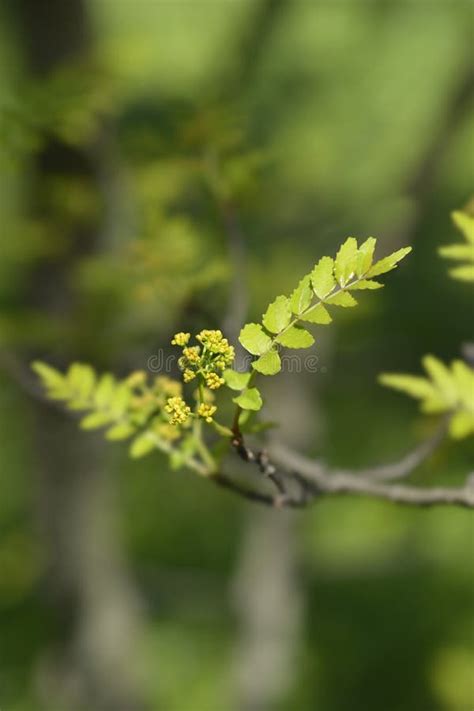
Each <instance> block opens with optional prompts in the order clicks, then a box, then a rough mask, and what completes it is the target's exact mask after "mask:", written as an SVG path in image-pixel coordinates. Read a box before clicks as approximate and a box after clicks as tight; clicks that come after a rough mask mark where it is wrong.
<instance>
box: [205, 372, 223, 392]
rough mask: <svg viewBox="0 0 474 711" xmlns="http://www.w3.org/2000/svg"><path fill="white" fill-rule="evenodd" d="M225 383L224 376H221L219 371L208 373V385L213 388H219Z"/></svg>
mask: <svg viewBox="0 0 474 711" xmlns="http://www.w3.org/2000/svg"><path fill="white" fill-rule="evenodd" d="M224 383H225V380H224V378H221V377H220V376H219V375H217V373H208V374H207V375H206V385H207V387H208V388H210V389H211V390H217V389H218V388H220V387H221V385H224Z"/></svg>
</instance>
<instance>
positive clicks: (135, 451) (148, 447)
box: [129, 432, 156, 459]
mask: <svg viewBox="0 0 474 711" xmlns="http://www.w3.org/2000/svg"><path fill="white" fill-rule="evenodd" d="M154 449H156V443H155V438H154V436H153V434H152V433H151V432H144V433H143V434H140V435H138V437H135V439H134V440H133V442H132V444H131V445H130V449H129V453H130V456H131V458H132V459H140V458H141V457H144V456H145V455H146V454H149V453H150V452H152V451H153V450H154Z"/></svg>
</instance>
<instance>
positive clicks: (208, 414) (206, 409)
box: [197, 403, 217, 422]
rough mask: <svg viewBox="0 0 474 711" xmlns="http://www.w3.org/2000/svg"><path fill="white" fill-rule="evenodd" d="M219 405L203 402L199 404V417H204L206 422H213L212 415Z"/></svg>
mask: <svg viewBox="0 0 474 711" xmlns="http://www.w3.org/2000/svg"><path fill="white" fill-rule="evenodd" d="M216 410H217V407H216V406H215V405H206V404H205V403H201V405H199V407H198V410H197V413H198V415H199V417H202V418H203V419H204V420H206V422H212V416H213V415H214V413H215V412H216Z"/></svg>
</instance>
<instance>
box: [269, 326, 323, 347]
mask: <svg viewBox="0 0 474 711" xmlns="http://www.w3.org/2000/svg"><path fill="white" fill-rule="evenodd" d="M275 340H276V341H277V343H280V344H281V345H282V346H285V347H286V348H309V347H310V346H312V345H313V343H314V338H313V336H312V335H311V334H310V332H309V331H307V330H306V329H304V328H301V327H300V326H292V327H291V328H289V329H288V330H287V331H285V332H284V333H281V334H280V335H279V336H277V337H276V339H275Z"/></svg>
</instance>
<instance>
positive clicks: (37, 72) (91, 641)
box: [10, 0, 146, 711]
mask: <svg viewBox="0 0 474 711" xmlns="http://www.w3.org/2000/svg"><path fill="white" fill-rule="evenodd" d="M10 12H11V15H12V18H13V21H14V22H15V24H16V28H17V31H18V36H19V41H20V42H21V45H22V49H23V52H24V56H25V62H26V66H27V71H28V73H29V75H30V76H31V77H32V78H33V80H34V79H38V80H41V79H43V78H45V77H48V76H49V75H50V74H51V73H54V72H55V71H56V70H58V69H61V67H63V66H64V65H65V64H69V63H71V64H72V63H74V64H76V63H79V62H81V61H82V60H84V59H86V58H87V56H88V54H89V51H90V49H91V29H90V26H89V23H88V18H87V12H86V5H85V2H84V1H83V0H67V1H65V0H47V1H46V0H10ZM98 144H99V141H97V145H98ZM91 148H92V147H91V146H88V147H84V148H81V147H72V146H70V145H66V144H65V143H63V142H62V141H61V140H59V139H52V138H50V139H47V141H46V143H45V145H44V147H43V148H42V149H41V151H40V152H39V154H38V155H37V156H36V157H35V159H34V164H33V165H32V166H31V168H32V174H33V178H32V180H31V181H30V182H29V183H28V191H29V192H28V193H27V195H26V200H25V203H26V211H27V212H28V213H29V214H30V215H32V216H34V217H35V218H39V219H40V220H45V221H46V222H49V221H50V220H51V221H54V218H55V215H54V211H53V208H51V206H50V204H49V203H48V199H47V197H45V195H46V193H47V188H48V185H49V184H50V183H51V181H52V180H55V179H58V180H66V181H67V180H68V179H76V178H79V179H80V180H81V181H86V182H87V184H89V185H90V186H91V188H92V189H93V190H94V193H98V191H99V186H98V183H99V179H98V174H99V172H100V163H101V161H103V160H104V156H103V154H102V153H101V149H100V147H99V148H97V146H95V147H94V150H91ZM61 236H62V237H63V238H64V239H65V240H66V246H65V248H64V249H63V251H62V252H61V254H60V255H57V256H56V258H55V259H49V260H48V259H46V260H44V261H43V262H40V263H38V264H37V266H36V267H35V269H34V272H33V274H32V279H31V285H30V287H31V288H30V295H29V297H27V298H28V299H29V305H30V306H31V307H32V308H35V309H39V310H40V311H41V313H42V316H43V318H45V319H47V318H48V317H51V318H54V317H55V316H56V315H57V314H61V317H62V318H63V319H65V321H66V322H69V323H72V324H74V323H75V310H76V308H77V295H76V294H75V293H74V290H73V288H72V286H71V274H72V272H73V270H74V269H75V267H76V265H77V261H78V259H80V258H81V257H82V256H83V255H84V254H87V253H93V252H94V251H95V250H96V249H97V247H98V244H99V238H100V225H99V216H98V215H97V219H95V220H94V221H93V223H92V222H91V224H88V225H87V226H86V227H85V226H84V224H82V226H80V227H79V226H78V225H77V224H74V223H73V224H72V225H71V226H70V228H68V231H67V234H64V235H61ZM78 336H81V334H78ZM78 341H81V339H80V338H78ZM58 351H59V352H63V353H64V348H63V347H62V344H58ZM75 355H76V357H77V355H81V354H75ZM34 407H35V442H36V448H37V449H36V453H37V459H36V461H37V470H38V471H37V502H38V515H39V519H40V527H41V532H42V534H43V536H44V542H45V550H46V556H47V560H48V575H47V580H46V585H47V591H48V595H49V601H50V604H51V606H52V611H53V614H54V616H55V617H56V619H57V623H58V628H59V629H60V631H61V634H60V636H61V639H60V640H58V646H57V649H55V650H54V651H53V652H52V654H51V656H50V659H48V660H43V664H42V665H40V670H39V688H40V691H41V692H42V693H43V694H44V696H45V704H46V706H47V707H48V708H53V707H54V708H57V704H58V705H59V706H60V707H61V708H67V709H68V711H69V710H70V709H74V708H81V709H83V708H87V709H90V710H91V711H135V710H136V711H140V710H141V709H144V708H146V706H145V703H144V701H143V699H142V693H141V690H140V685H139V684H138V682H137V679H136V678H135V674H134V669H133V665H134V663H135V664H136V663H137V659H138V654H137V653H136V650H135V649H134V645H135V643H136V637H137V633H138V631H139V619H140V616H139V614H138V606H137V604H136V602H137V595H136V592H135V591H134V589H133V586H132V585H131V582H130V580H129V578H128V576H127V573H126V570H125V566H124V561H123V559H122V554H121V551H120V549H119V546H118V543H117V541H118V536H117V532H116V530H115V526H114V521H113V512H114V509H115V503H114V494H113V488H114V487H113V483H112V481H110V480H109V478H108V477H107V473H106V469H105V468H104V466H103V463H102V457H101V448H100V446H99V444H98V440H96V441H94V440H93V439H89V440H88V441H87V443H85V441H84V440H83V438H82V437H81V436H80V435H79V434H78V433H77V427H76V424H75V423H74V422H70V421H66V419H65V418H64V416H61V415H59V414H57V413H56V412H54V410H53V409H51V408H50V407H48V406H46V405H43V404H41V403H36V404H35V406H34Z"/></svg>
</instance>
